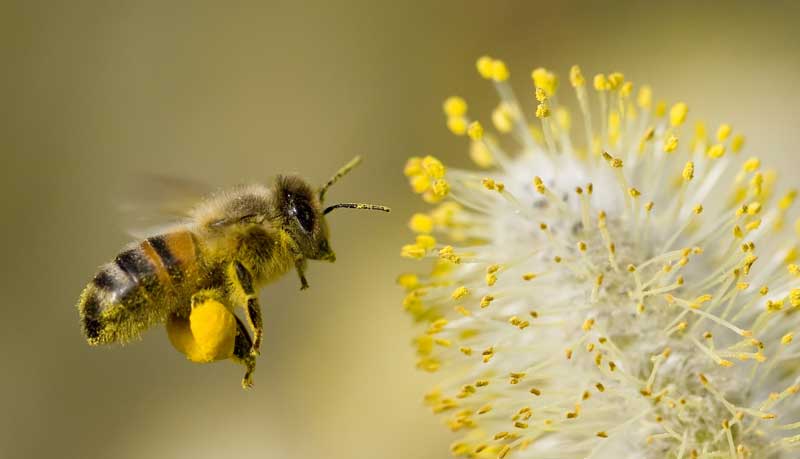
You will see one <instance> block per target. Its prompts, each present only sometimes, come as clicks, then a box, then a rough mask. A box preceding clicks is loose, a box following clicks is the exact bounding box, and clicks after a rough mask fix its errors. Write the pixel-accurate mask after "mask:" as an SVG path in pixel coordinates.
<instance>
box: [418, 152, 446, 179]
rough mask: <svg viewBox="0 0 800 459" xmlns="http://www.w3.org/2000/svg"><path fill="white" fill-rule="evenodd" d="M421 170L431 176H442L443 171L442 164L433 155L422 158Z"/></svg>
mask: <svg viewBox="0 0 800 459" xmlns="http://www.w3.org/2000/svg"><path fill="white" fill-rule="evenodd" d="M422 170H423V171H424V172H425V174H427V175H428V177H431V178H442V177H444V173H445V168H444V164H442V162H441V161H439V160H438V159H437V158H436V157H434V156H426V157H424V158H422Z"/></svg>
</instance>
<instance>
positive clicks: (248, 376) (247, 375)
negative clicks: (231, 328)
mask: <svg viewBox="0 0 800 459" xmlns="http://www.w3.org/2000/svg"><path fill="white" fill-rule="evenodd" d="M252 346H253V343H252V341H251V340H250V335H248V334H247V329H246V328H245V326H244V324H243V323H242V321H241V320H239V318H238V317H236V342H235V343H234V345H233V357H232V358H233V360H234V361H235V362H237V363H241V364H242V365H244V367H245V372H244V377H243V378H242V387H243V388H245V389H249V388H251V387H253V373H254V372H255V371H256V358H255V356H254V355H253V354H252V353H251V352H250V349H251V348H252Z"/></svg>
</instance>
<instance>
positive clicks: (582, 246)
mask: <svg viewBox="0 0 800 459" xmlns="http://www.w3.org/2000/svg"><path fill="white" fill-rule="evenodd" d="M578 250H580V251H581V252H586V243H585V242H583V241H579V242H578Z"/></svg>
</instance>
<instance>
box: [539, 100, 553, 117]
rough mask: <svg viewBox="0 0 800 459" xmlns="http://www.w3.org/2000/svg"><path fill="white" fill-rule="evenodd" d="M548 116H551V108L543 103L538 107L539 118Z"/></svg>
mask: <svg viewBox="0 0 800 459" xmlns="http://www.w3.org/2000/svg"><path fill="white" fill-rule="evenodd" d="M548 116H550V107H548V106H547V104H545V103H541V104H539V105H537V106H536V117H537V118H540V119H541V118H547V117H548Z"/></svg>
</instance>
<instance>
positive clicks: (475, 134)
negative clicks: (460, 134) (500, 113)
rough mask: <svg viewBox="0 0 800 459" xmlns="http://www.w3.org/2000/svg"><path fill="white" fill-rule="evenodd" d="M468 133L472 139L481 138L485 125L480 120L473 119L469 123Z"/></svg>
mask: <svg viewBox="0 0 800 459" xmlns="http://www.w3.org/2000/svg"><path fill="white" fill-rule="evenodd" d="M467 135H468V136H469V138H470V139H472V140H475V141H477V140H481V139H482V138H483V126H481V123H479V122H478V121H473V122H471V123H469V127H468V128H467Z"/></svg>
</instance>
